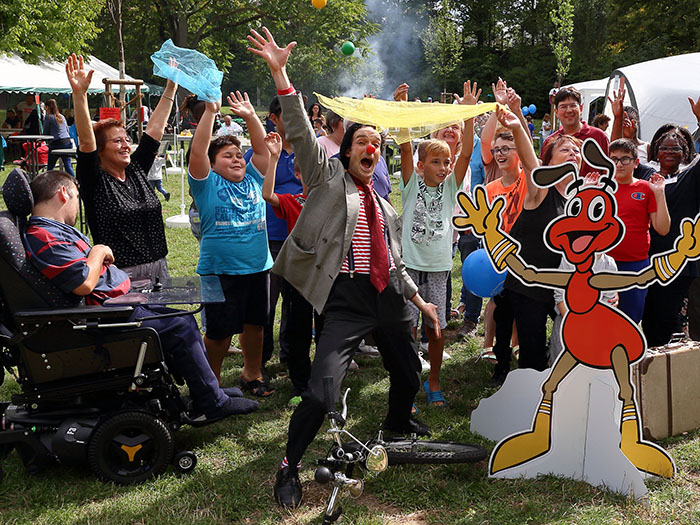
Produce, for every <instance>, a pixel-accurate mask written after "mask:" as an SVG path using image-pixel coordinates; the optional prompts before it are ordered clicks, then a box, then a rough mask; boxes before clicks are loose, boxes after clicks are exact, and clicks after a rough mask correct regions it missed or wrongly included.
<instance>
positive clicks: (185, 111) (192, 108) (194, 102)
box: [180, 95, 206, 130]
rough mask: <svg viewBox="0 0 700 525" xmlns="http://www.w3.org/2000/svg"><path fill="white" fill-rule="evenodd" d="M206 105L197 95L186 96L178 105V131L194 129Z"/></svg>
mask: <svg viewBox="0 0 700 525" xmlns="http://www.w3.org/2000/svg"><path fill="white" fill-rule="evenodd" d="M205 107H206V103H205V102H204V101H203V100H199V99H198V98H197V95H187V96H186V97H185V99H184V100H183V101H182V104H180V129H181V130H185V129H190V130H191V129H195V128H196V127H197V123H198V122H199V119H201V118H202V114H203V113H204V109H205Z"/></svg>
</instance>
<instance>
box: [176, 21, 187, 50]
mask: <svg viewBox="0 0 700 525" xmlns="http://www.w3.org/2000/svg"><path fill="white" fill-rule="evenodd" d="M175 17H176V18H175V45H176V46H178V47H187V30H188V20H187V14H186V13H182V12H178V13H176V14H175Z"/></svg>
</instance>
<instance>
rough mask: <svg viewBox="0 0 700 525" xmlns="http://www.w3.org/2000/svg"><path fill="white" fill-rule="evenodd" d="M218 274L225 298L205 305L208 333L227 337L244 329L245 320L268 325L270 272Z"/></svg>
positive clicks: (219, 338)
mask: <svg viewBox="0 0 700 525" xmlns="http://www.w3.org/2000/svg"><path fill="white" fill-rule="evenodd" d="M218 277H219V280H220V281H221V288H222V289H223V291H224V297H225V301H224V302H223V303H211V304H207V305H205V306H204V314H205V317H206V323H207V324H206V335H207V337H208V338H209V339H214V340H221V339H227V338H229V337H231V336H232V335H234V334H240V333H241V332H243V325H244V324H252V325H256V326H265V325H266V324H267V318H268V315H269V312H270V272H269V271H267V270H266V271H264V272H259V273H251V274H247V275H219V276H218Z"/></svg>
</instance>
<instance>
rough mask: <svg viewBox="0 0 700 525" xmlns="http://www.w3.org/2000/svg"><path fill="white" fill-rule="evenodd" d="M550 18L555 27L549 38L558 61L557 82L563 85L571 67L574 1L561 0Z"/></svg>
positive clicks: (553, 9) (550, 14)
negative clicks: (563, 80)
mask: <svg viewBox="0 0 700 525" xmlns="http://www.w3.org/2000/svg"><path fill="white" fill-rule="evenodd" d="M549 18H550V20H551V21H552V25H553V26H554V28H553V30H552V33H551V34H550V36H549V38H550V42H551V46H552V52H553V53H554V58H555V59H556V60H557V80H558V81H559V83H560V84H561V81H562V79H563V78H564V77H565V76H566V74H567V73H568V72H569V67H571V40H572V37H573V34H574V2H573V0H559V2H557V4H556V5H555V6H554V7H552V10H551V11H550V12H549Z"/></svg>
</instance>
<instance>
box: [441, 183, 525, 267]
mask: <svg viewBox="0 0 700 525" xmlns="http://www.w3.org/2000/svg"><path fill="white" fill-rule="evenodd" d="M474 199H475V200H476V205H475V204H474V202H472V199H471V198H470V197H469V195H467V194H466V193H463V192H460V193H459V194H458V195H457V204H459V207H460V208H462V210H463V211H464V213H465V214H466V217H462V216H456V217H453V218H452V223H453V224H454V226H455V228H457V229H458V230H465V229H467V228H471V229H472V230H474V233H475V234H476V235H478V236H479V237H481V238H483V239H484V244H485V245H486V251H487V252H488V254H489V257H491V260H492V261H493V263H494V265H495V266H496V268H497V269H498V270H499V271H503V270H505V269H506V257H508V255H510V254H511V253H515V252H516V251H517V250H518V246H517V244H515V243H514V242H513V240H512V239H510V238H508V237H507V236H506V235H505V234H504V233H503V232H502V231H501V210H502V209H503V206H505V202H506V201H505V199H504V198H502V197H499V198H497V199H496V200H495V201H494V202H493V207H491V208H489V203H488V197H487V195H486V190H485V189H484V187H483V186H477V187H476V188H474Z"/></svg>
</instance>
